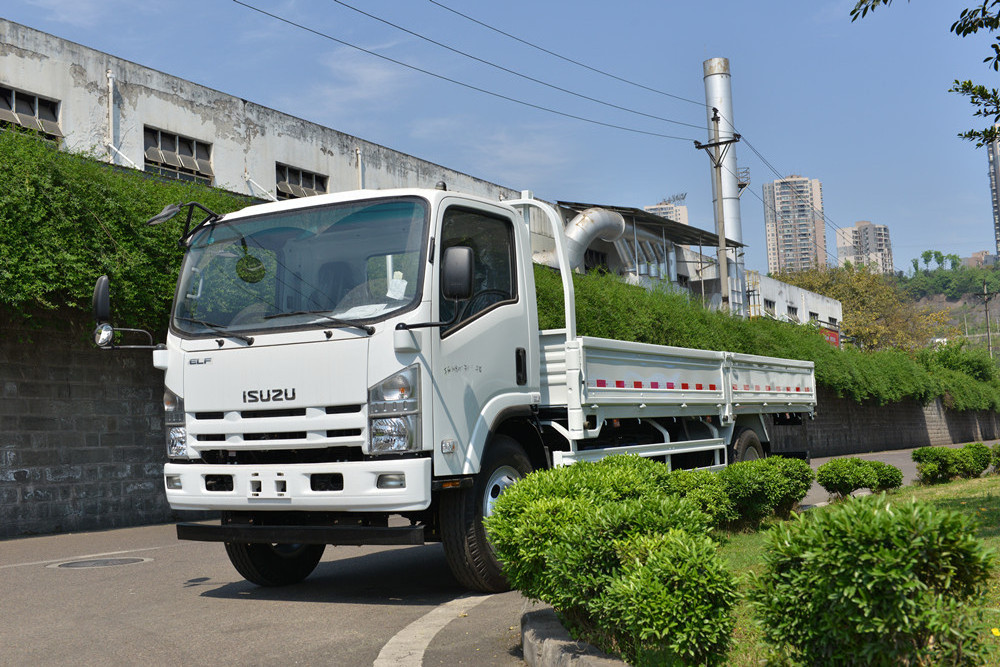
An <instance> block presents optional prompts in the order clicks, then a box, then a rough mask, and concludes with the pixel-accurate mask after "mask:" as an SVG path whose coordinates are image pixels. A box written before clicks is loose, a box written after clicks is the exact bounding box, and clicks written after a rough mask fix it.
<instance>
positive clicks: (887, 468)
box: [868, 461, 903, 493]
mask: <svg viewBox="0 0 1000 667" xmlns="http://www.w3.org/2000/svg"><path fill="white" fill-rule="evenodd" d="M868 467H869V468H871V469H872V470H873V471H874V472H875V486H873V487H871V490H872V491H873V492H875V493H883V492H885V491H893V490H895V489H898V488H899V487H901V486H903V471H902V470H900V469H899V468H897V467H896V466H894V465H889V464H888V463H883V462H882V461H868Z"/></svg>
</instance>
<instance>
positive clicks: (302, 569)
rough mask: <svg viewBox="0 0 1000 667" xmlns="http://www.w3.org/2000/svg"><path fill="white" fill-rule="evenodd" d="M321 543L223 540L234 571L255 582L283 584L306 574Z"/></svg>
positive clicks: (320, 550)
mask: <svg viewBox="0 0 1000 667" xmlns="http://www.w3.org/2000/svg"><path fill="white" fill-rule="evenodd" d="M324 549H326V545H325V544H245V543H239V542H226V553H227V554H228V555H229V561H230V562H231V563H232V564H233V567H235V568H236V571H237V572H239V573H240V574H241V575H243V578H244V579H246V580H247V581H250V582H253V583H255V584H257V585H258V586H287V585H288V584H296V583H298V582H300V581H302V580H303V579H305V578H306V577H308V576H309V575H310V574H311V573H312V571H313V570H314V569H316V565H317V564H318V563H319V559H320V558H322V557H323V550H324Z"/></svg>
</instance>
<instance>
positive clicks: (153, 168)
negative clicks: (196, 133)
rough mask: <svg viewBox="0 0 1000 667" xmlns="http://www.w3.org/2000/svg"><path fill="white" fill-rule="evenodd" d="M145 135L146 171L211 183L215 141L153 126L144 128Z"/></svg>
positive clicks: (183, 179) (182, 179)
mask: <svg viewBox="0 0 1000 667" xmlns="http://www.w3.org/2000/svg"><path fill="white" fill-rule="evenodd" d="M143 135H144V144H145V162H146V164H145V168H146V171H147V172H149V173H151V174H159V175H160V176H166V177H167V178H176V179H178V180H181V181H197V182H198V183H204V184H206V185H211V184H212V178H213V177H214V176H215V174H214V173H213V172H212V144H210V143H207V142H205V141H199V140H197V139H191V138H190V137H183V136H181V135H179V134H172V133H170V132H164V131H163V130H157V129H155V128H152V127H146V128H144V132H143Z"/></svg>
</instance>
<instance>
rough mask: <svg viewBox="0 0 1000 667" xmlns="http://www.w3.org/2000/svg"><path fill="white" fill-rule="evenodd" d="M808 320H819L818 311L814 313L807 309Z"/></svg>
mask: <svg viewBox="0 0 1000 667" xmlns="http://www.w3.org/2000/svg"><path fill="white" fill-rule="evenodd" d="M809 321H811V322H819V313H814V312H812V311H811V310H810V311H809Z"/></svg>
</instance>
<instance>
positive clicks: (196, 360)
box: [94, 186, 815, 591]
mask: <svg viewBox="0 0 1000 667" xmlns="http://www.w3.org/2000/svg"><path fill="white" fill-rule="evenodd" d="M185 206H186V207H187V214H188V228H186V229H185V232H184V235H183V237H182V239H181V244H182V245H183V246H184V247H185V256H184V261H183V265H182V268H181V274H180V279H179V281H178V285H177V292H176V296H175V299H174V306H173V312H172V316H171V319H170V329H169V333H168V336H167V341H166V344H165V345H158V346H155V349H154V351H153V364H154V366H155V367H156V368H159V369H161V370H163V371H165V392H164V409H165V412H164V426H165V430H166V449H167V459H168V462H167V463H166V465H165V468H164V485H165V488H166V494H167V499H168V501H169V503H170V506H171V507H172V508H174V509H178V510H216V511H219V512H221V522H220V523H219V524H218V525H212V524H208V523H182V524H179V525H178V527H177V533H178V537H179V538H181V539H190V540H207V541H217V542H223V543H224V544H225V548H226V552H227V554H228V555H229V558H230V560H231V561H232V563H233V565H234V566H235V567H236V569H237V570H238V571H239V572H240V574H241V575H243V576H244V577H246V578H247V579H248V580H250V581H252V582H255V583H257V584H260V585H264V586H268V585H281V584H289V583H293V582H297V581H300V580H302V579H304V578H305V577H307V576H308V575H309V574H310V572H312V570H313V569H314V568H315V566H316V564H317V562H318V561H319V560H320V557H321V556H322V553H323V550H324V548H325V546H326V545H328V544H332V545H344V544H352V545H358V544H424V543H425V542H434V541H440V542H442V543H443V545H444V551H445V554H446V557H447V560H448V563H449V565H450V567H451V569H452V570H453V572H454V574H455V576H456V577H457V579H458V580H459V581H460V582H461V583H462V584H464V585H465V586H467V587H469V588H473V589H478V590H483V591H498V590H503V589H504V588H505V585H506V584H505V581H504V577H503V576H502V573H501V569H500V566H499V564H498V563H497V561H496V559H495V557H494V555H493V552H492V550H491V548H490V546H489V543H488V542H487V538H486V534H485V532H484V530H483V525H482V520H483V517H484V516H487V515H489V513H490V510H491V507H492V505H493V502H494V500H495V499H496V498H497V497H498V496H499V495H500V494H501V493H502V492H503V491H504V489H505V488H507V487H508V486H510V485H511V484H513V483H514V482H515V481H516V480H518V479H519V478H521V477H523V476H524V475H526V474H528V473H529V472H530V471H532V470H535V469H539V468H546V467H550V466H557V465H566V464H570V463H573V462H575V461H581V460H595V459H599V458H601V457H604V456H607V455H609V454H625V453H628V454H637V455H639V456H645V457H654V458H657V459H659V460H662V461H663V462H664V463H665V464H667V465H671V466H673V467H675V468H677V467H684V468H708V469H719V468H721V467H723V466H725V465H726V464H727V463H729V462H731V461H733V460H742V459H751V458H756V457H760V456H764V455H765V454H766V453H767V451H768V449H767V444H768V442H769V439H770V438H769V435H768V433H769V427H770V426H771V425H772V424H773V423H775V421H776V420H778V419H789V418H792V419H794V418H796V417H801V416H802V415H808V414H811V413H812V411H813V409H814V406H815V382H814V377H813V368H812V363H809V362H801V361H791V360H783V359H774V358H769V357H758V356H751V355H744V354H734V353H730V352H714V351H705V350H693V349H684V348H676V347H664V346H658V345H648V344H641V343H633V342H624V341H617V340H607V339H600V338H590V337H586V336H578V335H577V333H576V318H575V310H574V298H573V289H572V280H571V273H572V271H573V270H574V268H575V266H576V265H578V264H579V263H580V259H581V258H582V254H583V251H584V250H586V248H587V246H588V244H590V243H591V242H592V241H593V240H594V239H596V238H597V237H598V236H601V237H605V238H606V240H613V238H614V236H615V235H618V234H621V231H622V229H623V228H624V222H623V221H622V219H621V216H619V215H618V214H616V213H610V212H608V211H606V210H603V209H592V210H590V211H587V212H585V213H583V214H580V215H578V216H577V217H576V218H575V219H573V220H571V221H569V223H568V224H564V220H563V217H562V215H561V214H560V213H559V211H558V210H557V209H555V208H554V207H552V206H550V205H548V204H546V203H544V202H541V201H539V200H535V199H533V198H531V197H530V196H529V195H528V194H527V193H525V194H524V195H523V197H522V198H521V199H518V200H514V201H490V200H487V199H484V198H480V197H475V196H470V195H464V194H458V193H454V192H449V191H447V190H445V189H443V188H441V187H440V186H439V188H438V189H400V190H385V191H356V192H346V193H341V194H333V195H324V196H315V197H309V198H304V199H296V200H290V201H283V202H275V203H267V204H261V205H257V206H251V207H249V208H246V209H244V210H241V211H238V212H236V213H230V214H227V215H224V216H218V215H215V214H212V213H211V212H208V211H205V209H203V208H202V207H201V206H200V205H198V204H194V203H192V204H188V205H185ZM168 209H169V210H168ZM168 209H165V210H164V213H163V214H161V216H158V218H159V219H164V218H166V217H168V216H170V215H171V214H172V213H175V212H177V211H178V210H181V209H182V207H181V206H174V207H168ZM195 209H202V210H203V211H205V212H206V214H207V217H206V218H205V219H204V220H202V221H201V222H200V223H198V224H195V225H194V226H193V227H191V226H190V225H191V220H192V213H193V212H194V211H195ZM529 219H532V220H534V221H535V222H536V224H537V222H538V221H542V222H546V221H547V222H546V224H547V225H548V226H549V227H550V228H551V234H552V237H553V240H554V248H555V249H554V250H552V249H551V248H549V249H547V253H546V257H547V258H548V261H549V262H550V263H552V264H554V265H556V266H558V268H559V270H560V271H561V273H562V279H563V292H564V301H565V322H566V326H565V328H564V329H559V330H547V331H540V330H539V328H538V313H537V310H536V297H535V283H534V270H533V263H532V257H533V255H532V248H531V235H530V233H529V224H528V223H529ZM156 220H157V219H154V220H153V221H151V222H155V221H156ZM108 292H109V288H108V281H107V278H106V277H102V278H101V279H100V280H99V281H98V284H97V286H96V287H95V294H94V307H95V316H96V318H97V320H98V322H99V326H98V330H97V332H96V339H97V343H98V344H99V345H101V346H102V347H106V348H114V347H117V345H116V344H115V342H114V341H116V340H119V339H118V338H117V337H116V335H115V331H114V329H113V328H112V327H111V325H110V324H108V323H107V322H108V319H109V306H108ZM125 331H129V330H125Z"/></svg>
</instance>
